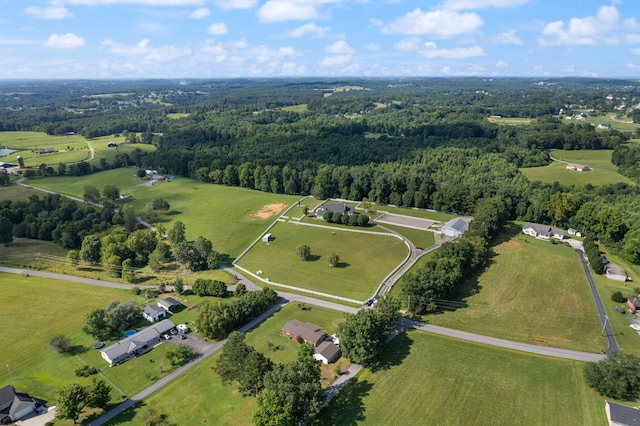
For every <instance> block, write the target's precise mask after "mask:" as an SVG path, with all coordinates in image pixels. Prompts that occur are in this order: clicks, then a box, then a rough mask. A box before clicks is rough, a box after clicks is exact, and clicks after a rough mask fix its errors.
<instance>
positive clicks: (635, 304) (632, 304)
mask: <svg viewBox="0 0 640 426" xmlns="http://www.w3.org/2000/svg"><path fill="white" fill-rule="evenodd" d="M627 306H628V307H629V312H631V313H632V314H635V313H636V311H637V310H638V309H640V300H638V299H636V298H635V297H634V298H633V299H627Z"/></svg>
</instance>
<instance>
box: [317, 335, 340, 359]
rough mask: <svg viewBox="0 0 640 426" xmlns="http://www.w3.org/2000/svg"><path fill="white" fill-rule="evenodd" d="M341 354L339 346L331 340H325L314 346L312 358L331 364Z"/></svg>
mask: <svg viewBox="0 0 640 426" xmlns="http://www.w3.org/2000/svg"><path fill="white" fill-rule="evenodd" d="M340 355H342V351H341V350H340V347H339V346H338V345H336V344H335V343H333V342H330V341H328V340H325V341H324V342H322V343H320V344H319V345H318V347H316V353H315V354H313V358H314V359H316V360H318V361H322V363H323V364H331V363H333V362H336V361H337V360H338V358H340Z"/></svg>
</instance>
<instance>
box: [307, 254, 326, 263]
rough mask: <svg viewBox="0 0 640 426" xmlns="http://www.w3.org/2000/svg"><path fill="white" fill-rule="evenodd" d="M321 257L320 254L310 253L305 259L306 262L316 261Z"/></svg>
mask: <svg viewBox="0 0 640 426" xmlns="http://www.w3.org/2000/svg"><path fill="white" fill-rule="evenodd" d="M321 258H322V256H320V255H317V254H310V255H309V256H308V257H307V258H306V261H307V262H317V261H318V260H320V259H321Z"/></svg>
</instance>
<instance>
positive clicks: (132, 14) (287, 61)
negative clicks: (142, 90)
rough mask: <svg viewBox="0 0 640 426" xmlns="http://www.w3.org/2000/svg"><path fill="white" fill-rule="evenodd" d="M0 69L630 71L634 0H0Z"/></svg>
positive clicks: (638, 25)
mask: <svg viewBox="0 0 640 426" xmlns="http://www.w3.org/2000/svg"><path fill="white" fill-rule="evenodd" d="M0 58H1V59H0V79H22V78H42V79H48V78H95V79H97V78H228V77H282V76H287V77H289V76H371V77H374V76H375V77H378V76H379V77H385V76H461V75H464V76H524V77H526V76H536V77H544V76H584V77H592V76H598V77H636V78H637V77H639V76H640V2H638V0H624V1H622V0H613V1H611V0H610V1H602V0H601V1H597V0H582V1H577V0H555V1H550V0H435V1H415V0H414V1H411V0H0Z"/></svg>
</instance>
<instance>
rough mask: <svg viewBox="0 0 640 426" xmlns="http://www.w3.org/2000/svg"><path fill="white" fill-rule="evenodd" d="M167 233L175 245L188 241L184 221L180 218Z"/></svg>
mask: <svg viewBox="0 0 640 426" xmlns="http://www.w3.org/2000/svg"><path fill="white" fill-rule="evenodd" d="M167 235H168V237H169V241H170V242H171V244H172V245H174V246H176V245H178V244H180V243H183V242H185V241H187V239H186V231H185V227H184V223H182V222H180V221H179V220H178V221H176V222H175V223H174V224H173V226H172V227H171V229H169V232H168V233H167Z"/></svg>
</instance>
